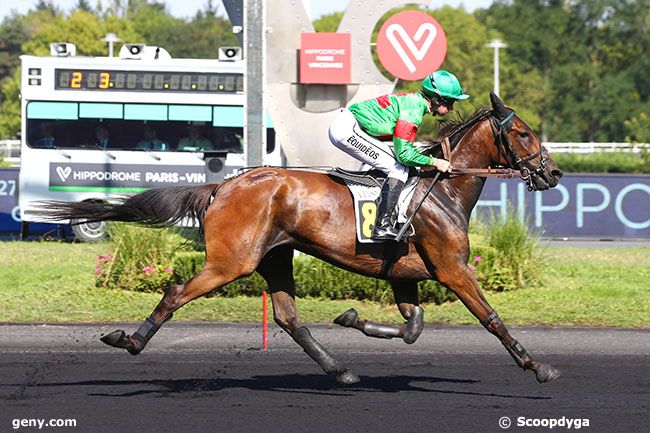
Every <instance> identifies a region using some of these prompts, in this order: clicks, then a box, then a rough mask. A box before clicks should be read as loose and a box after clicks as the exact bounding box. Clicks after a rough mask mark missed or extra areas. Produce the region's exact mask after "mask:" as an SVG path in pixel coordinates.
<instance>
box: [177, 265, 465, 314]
mask: <svg viewBox="0 0 650 433" xmlns="http://www.w3.org/2000/svg"><path fill="white" fill-rule="evenodd" d="M204 263H205V254H204V253H202V252H183V253H179V254H176V255H175V256H174V260H173V262H172V266H173V269H174V281H175V282H177V283H179V284H180V283H182V282H184V281H187V280H188V279H190V278H191V277H192V276H193V275H195V274H196V273H197V272H198V271H199V270H200V269H201V268H202V267H203V264H204ZM293 266H294V272H293V274H294V278H295V281H296V291H297V292H298V295H299V296H301V297H313V298H325V299H360V300H369V301H375V302H382V303H390V302H392V301H393V292H392V290H391V287H390V284H388V282H386V281H382V280H378V279H376V278H369V277H364V276H361V275H357V274H353V273H351V272H348V271H345V270H343V269H339V268H337V267H335V266H332V265H330V264H328V263H325V262H323V261H321V260H318V259H315V258H313V257H309V256H306V255H302V254H301V255H298V256H296V257H295V258H294V261H293ZM419 288H420V299H421V300H422V301H423V302H435V303H438V304H441V303H443V302H446V301H451V300H455V299H456V297H455V295H454V294H453V293H451V292H450V291H449V290H447V289H446V288H444V287H442V286H441V285H440V284H438V283H437V282H435V281H426V282H422V283H420V286H419ZM263 290H266V282H265V281H264V279H263V278H262V277H261V276H260V275H259V274H257V273H255V274H253V275H251V276H250V277H247V278H242V279H240V280H237V281H234V282H232V283H230V284H228V285H226V286H224V287H222V288H221V289H219V291H218V292H219V293H218V294H220V295H222V296H238V295H245V296H257V295H259V294H260V293H261V292H262V291H263Z"/></svg>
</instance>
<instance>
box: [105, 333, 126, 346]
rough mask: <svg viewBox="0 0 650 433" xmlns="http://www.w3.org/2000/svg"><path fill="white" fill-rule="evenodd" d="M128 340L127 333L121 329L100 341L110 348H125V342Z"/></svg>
mask: <svg viewBox="0 0 650 433" xmlns="http://www.w3.org/2000/svg"><path fill="white" fill-rule="evenodd" d="M125 338H126V333H125V332H124V331H122V330H121V329H118V330H117V331H113V332H111V333H110V334H107V335H104V336H103V337H102V338H100V340H101V341H102V343H105V344H108V345H109V346H113V347H119V348H121V349H123V348H124V340H125Z"/></svg>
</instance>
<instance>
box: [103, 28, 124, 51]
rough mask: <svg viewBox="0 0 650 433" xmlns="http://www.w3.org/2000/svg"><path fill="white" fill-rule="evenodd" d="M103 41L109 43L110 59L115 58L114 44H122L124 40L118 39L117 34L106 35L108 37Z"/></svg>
mask: <svg viewBox="0 0 650 433" xmlns="http://www.w3.org/2000/svg"><path fill="white" fill-rule="evenodd" d="M101 41H102V42H108V57H113V44H114V43H115V42H121V41H122V39H120V38H118V37H117V35H116V34H115V33H106V37H103V38H102V39H101Z"/></svg>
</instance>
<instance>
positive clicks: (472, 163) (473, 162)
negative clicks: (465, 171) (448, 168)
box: [444, 120, 492, 221]
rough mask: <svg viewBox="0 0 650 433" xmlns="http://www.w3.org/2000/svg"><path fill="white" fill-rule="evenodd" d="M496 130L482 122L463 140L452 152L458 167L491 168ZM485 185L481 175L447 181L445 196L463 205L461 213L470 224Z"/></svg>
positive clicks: (468, 132) (454, 164) (487, 123)
mask: <svg viewBox="0 0 650 433" xmlns="http://www.w3.org/2000/svg"><path fill="white" fill-rule="evenodd" d="M491 138H492V129H491V127H490V123H489V121H487V120H484V121H481V122H478V123H477V124H476V125H474V126H473V127H471V128H470V130H469V131H467V133H466V134H465V136H464V137H463V138H461V140H460V142H459V143H458V144H457V145H456V146H455V147H454V149H453V150H452V152H451V164H452V167H454V168H488V167H489V166H490V163H491V160H492V158H491V157H490V149H491V146H492V143H491V142H490V141H489V140H490V139H491ZM483 185H485V178H482V177H478V176H458V177H455V178H453V179H450V180H449V181H448V182H445V187H444V190H445V191H444V193H446V194H448V195H449V196H450V197H452V198H453V201H454V202H455V203H456V204H457V205H458V206H460V209H459V211H460V212H461V213H462V214H463V215H464V217H465V218H466V220H467V221H469V217H470V215H471V213H472V209H474V206H475V205H476V202H477V201H478V199H479V197H480V195H481V191H483Z"/></svg>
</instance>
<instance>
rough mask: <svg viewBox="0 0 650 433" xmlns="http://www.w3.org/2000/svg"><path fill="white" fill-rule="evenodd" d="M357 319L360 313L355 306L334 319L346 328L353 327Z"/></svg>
mask: <svg viewBox="0 0 650 433" xmlns="http://www.w3.org/2000/svg"><path fill="white" fill-rule="evenodd" d="M357 320H359V313H357V310H355V309H354V308H350V309H349V310H348V311H346V312H345V313H343V314H341V315H340V316H339V317H337V318H336V319H334V323H336V324H337V325H341V326H344V327H346V328H351V327H353V326H354V325H355V324H356V323H357ZM357 380H358V378H357Z"/></svg>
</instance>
